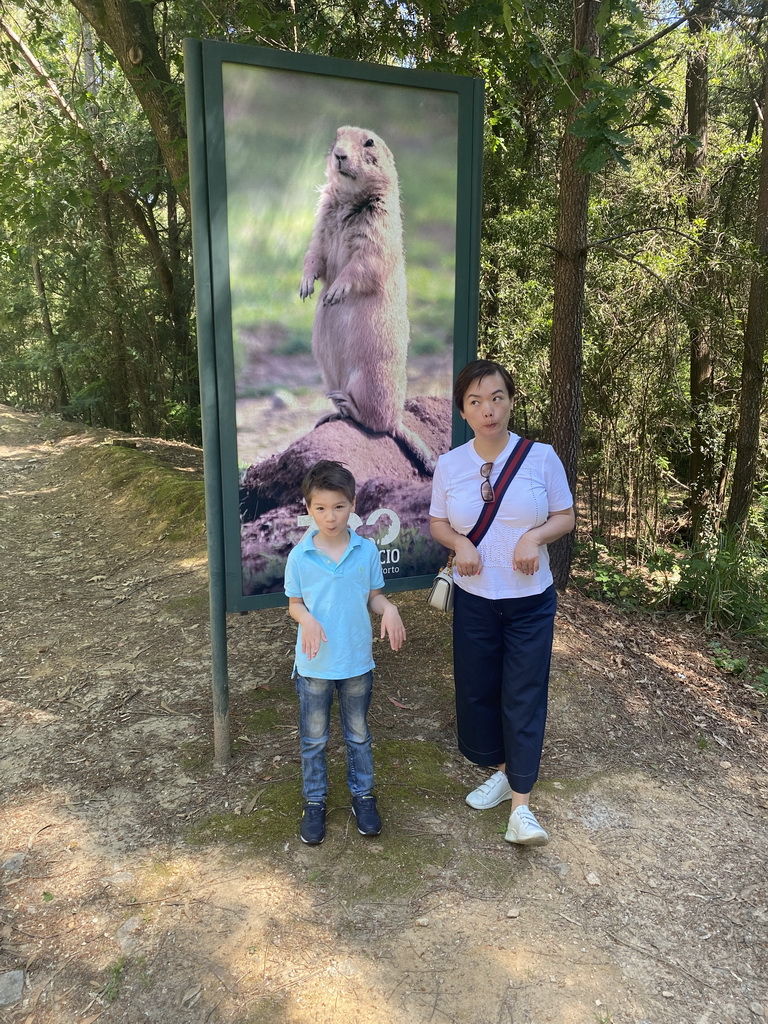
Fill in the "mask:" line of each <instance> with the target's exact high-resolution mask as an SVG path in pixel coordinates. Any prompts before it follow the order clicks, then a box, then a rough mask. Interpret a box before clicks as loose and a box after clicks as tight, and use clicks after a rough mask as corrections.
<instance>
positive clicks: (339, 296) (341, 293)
mask: <svg viewBox="0 0 768 1024" xmlns="http://www.w3.org/2000/svg"><path fill="white" fill-rule="evenodd" d="M348 294H349V286H348V285H346V284H344V282H343V281H334V282H333V284H332V285H331V286H330V288H329V289H328V291H327V292H326V293H325V295H324V296H323V305H324V306H335V305H336V304H337V303H339V302H343V301H344V299H345V298H346V297H347V295H348Z"/></svg>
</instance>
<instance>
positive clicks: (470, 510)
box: [429, 434, 573, 600]
mask: <svg viewBox="0 0 768 1024" xmlns="http://www.w3.org/2000/svg"><path fill="white" fill-rule="evenodd" d="M519 440H520V438H519V436H518V435H517V434H510V435H509V442H508V444H507V447H506V448H505V449H504V451H503V452H502V453H501V454H500V455H498V456H497V457H496V459H494V462H493V470H492V471H491V483H492V484H493V483H495V482H496V480H497V478H498V476H499V474H500V473H501V470H502V469H503V467H504V464H505V462H506V461H507V459H508V458H509V456H510V454H511V453H512V449H513V448H514V446H515V445H516V444H517V442H518V441H519ZM487 461H488V460H487V459H483V458H481V456H480V455H478V454H477V452H476V451H475V443H474V441H468V442H467V443H466V444H463V445H461V446H460V447H459V448H454V449H453V451H450V452H447V453H446V454H445V455H441V456H440V458H439V459H438V460H437V466H436V467H435V475H434V478H433V481H432V503H431V504H430V507H429V514H430V515H431V516H434V517H435V518H436V519H447V520H448V522H449V523H450V524H451V526H452V527H453V529H454V530H455V531H456V532H457V533H461V534H463V535H465V536H466V534H468V533H469V531H470V530H471V529H472V527H473V526H474V525H475V523H476V522H477V520H478V519H479V517H480V513H481V512H482V510H483V505H484V502H483V499H482V495H481V493H480V485H481V484H482V482H483V478H482V477H481V476H480V467H481V466H482V465H483V464H484V463H485V462H487ZM572 505H573V496H572V494H571V492H570V489H569V487H568V481H567V480H566V477H565V470H564V469H563V464H562V462H561V461H560V459H559V458H558V457H557V455H556V454H555V450H554V448H553V447H552V445H549V444H540V443H538V442H537V443H536V444H534V445H533V447H532V448H531V449H530V451H529V452H528V455H527V456H526V458H525V462H523V464H522V466H521V467H520V469H519V470H518V472H517V475H516V476H515V478H514V480H513V481H512V483H511V484H510V485H509V487H508V488H507V491H506V493H505V495H504V497H503V498H502V501H501V507H500V508H499V510H498V512H497V513H496V517H495V519H494V520H493V522H492V523H491V526H490V529H489V530H488V532H487V533H486V535H485V537H484V538H483V539H482V540H481V541H480V544H479V545H478V551H479V552H480V557H481V559H482V561H483V568H482V570H481V571H480V573H479V574H478V575H477V576H459V575H458V573H457V571H456V569H455V568H454V570H453V578H454V580H455V581H456V585H457V586H458V587H461V589H462V590H466V591H467V593H469V594H476V595H477V596H478V597H486V598H488V599H489V600H500V599H502V598H507V597H528V596H530V595H531V594H542V593H543V592H544V591H545V590H546V589H547V587H549V586H550V584H551V583H552V573H551V572H550V569H549V554H548V553H547V546H546V544H542V545H541V546H540V547H539V569H538V572H536V573H534V574H533V575H532V576H526V575H525V573H522V572H520V571H519V570H517V571H514V570H513V569H512V555H513V553H514V550H515V545H516V544H517V542H518V540H519V539H520V537H522V535H523V534H524V533H525V532H526V531H527V530H530V529H532V528H533V527H534V526H541V524H542V523H545V522H546V521H547V519H548V518H549V515H550V513H552V512H562V511H564V510H565V509H568V508H570V507H571V506H572Z"/></svg>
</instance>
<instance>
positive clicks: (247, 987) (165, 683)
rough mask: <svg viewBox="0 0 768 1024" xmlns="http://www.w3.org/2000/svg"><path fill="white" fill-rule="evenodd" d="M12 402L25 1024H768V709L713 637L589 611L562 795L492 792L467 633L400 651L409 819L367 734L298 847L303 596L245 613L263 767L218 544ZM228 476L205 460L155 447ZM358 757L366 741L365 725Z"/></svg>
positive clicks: (399, 762) (1, 430)
mask: <svg viewBox="0 0 768 1024" xmlns="http://www.w3.org/2000/svg"><path fill="white" fill-rule="evenodd" d="M67 430H68V428H67V427H66V426H65V425H63V424H60V423H56V422H47V423H40V421H39V419H38V418H37V417H35V416H32V415H29V414H22V413H19V412H16V411H14V410H10V409H7V408H4V407H0V553H1V555H2V560H1V562H0V602H1V603H0V611H1V612H2V641H1V649H0V865H1V867H0V894H1V897H0V898H1V899H2V903H0V943H1V946H0V1022H2V1024H10V1022H13V1024H17V1022H25V1024H75V1022H79V1024H85V1022H88V1024H93V1022H94V1021H96V1020H99V1021H100V1022H103V1024H116V1022H124V1024H139V1022H147V1021H149V1022H152V1024H215V1022H218V1024H305V1022H307V1024H308V1022H310V1021H313V1022H315V1021H316V1022H318V1024H331V1022H334V1024H338V1022H349V1024H352V1022H355V1024H356V1022H361V1024H369V1022H370V1024H426V1022H436V1024H439V1022H443V1024H445V1022H451V1024H544V1022H550V1021H551V1022H556V1024H596V1022H602V1024H607V1022H613V1024H689V1022H690V1024H752V1022H758V1024H759V1022H760V1021H761V1020H763V1019H764V1018H765V1017H768V956H767V952H768V912H767V911H766V906H767V900H766V896H767V892H766V854H767V853H768V843H767V840H768V816H767V813H766V810H767V808H768V774H766V766H767V758H766V749H767V748H766V723H765V710H766V707H765V703H764V702H763V703H762V704H761V703H760V698H759V697H758V696H756V695H755V694H754V693H753V692H752V691H750V690H748V689H746V688H745V687H744V686H742V685H739V683H738V681H737V680H735V679H734V678H733V677H729V678H726V677H724V676H723V675H722V674H721V673H720V672H719V671H718V670H717V669H716V668H715V667H714V666H713V664H712V662H711V660H710V659H708V658H707V657H706V655H705V654H703V653H701V652H703V651H706V644H705V642H704V639H703V638H702V637H701V636H700V635H699V633H698V629H697V627H696V625H695V623H693V622H691V623H686V622H685V621H684V620H682V619H672V618H668V619H666V620H656V621H654V620H650V619H647V618H645V619H641V618H639V617H637V616H635V617H628V616H623V615H620V614H619V613H617V612H615V611H614V610H612V609H609V608H607V607H605V606H601V605H599V604H596V603H595V602H591V601H588V600H586V599H584V598H579V597H578V595H574V594H569V595H568V596H566V598H565V599H564V600H563V601H562V604H561V614H560V616H559V630H558V636H557V650H556V658H555V669H554V677H553V695H552V701H551V717H550V725H549V732H548V740H547V748H546V752H545V761H544V773H543V778H542V782H541V784H540V785H539V787H538V788H537V791H536V794H535V796H536V809H537V811H538V812H540V817H541V819H542V821H543V823H544V824H545V826H546V827H547V828H548V829H549V831H550V834H551V837H552V841H551V843H550V845H549V846H547V847H545V848H541V849H538V850H526V849H521V848H516V847H511V846H509V845H508V844H507V843H505V842H504V840H503V831H504V825H505V818H506V813H505V810H504V808H498V809H496V810H494V811H490V812H487V813H485V814H478V813H477V812H473V811H471V810H470V809H469V808H468V807H467V806H466V805H465V803H464V801H463V795H464V793H465V792H466V791H467V789H468V788H470V787H471V786H473V785H474V784H476V782H477V781H478V779H479V777H480V775H479V773H478V771H477V770H476V769H474V768H472V767H471V766H469V765H468V764H467V763H466V762H464V761H463V759H461V758H460V757H459V756H458V755H457V753H456V750H455V746H454V743H453V737H452V715H451V690H450V686H451V682H450V678H451V677H450V641H449V635H448V625H449V624H448V621H447V619H446V618H445V617H442V616H440V615H438V614H437V613H434V614H433V613H430V612H427V611H426V609H425V606H424V598H423V594H414V595H408V596H405V597H402V598H400V599H399V603H400V604H401V607H402V608H403V617H404V619H405V621H406V625H407V627H408V630H409V642H408V645H407V647H406V649H405V650H404V651H403V652H402V653H401V655H397V656H395V655H392V653H391V652H389V651H388V650H387V649H386V648H383V646H382V647H381V648H379V647H378V646H377V651H376V653H377V661H378V665H379V669H378V675H377V684H376V696H375V701H374V707H373V715H372V720H373V727H374V735H375V738H376V758H377V770H378V790H379V794H380V803H381V806H382V811H383V814H384V817H385V831H384V832H383V834H382V835H381V837H380V838H379V839H377V840H376V841H375V842H369V841H366V840H364V839H362V838H361V837H360V836H358V834H357V831H356V829H355V828H354V827H352V826H351V825H350V821H349V808H348V804H347V798H346V795H345V791H344V789H345V787H344V783H343V778H342V775H341V771H340V767H341V766H340V758H339V754H338V750H337V749H335V750H334V754H333V757H332V760H333V761H334V769H333V789H332V796H331V811H330V815H329V834H328V839H327V840H326V842H325V844H324V845H323V846H322V847H320V848H316V849H309V848H306V847H302V844H301V843H300V842H299V840H298V838H297V832H296V829H297V817H298V808H299V769H298V756H297V743H296V733H295V718H296V714H295V700H294V695H293V693H292V689H291V683H290V680H289V672H290V666H291V648H292V644H293V630H292V627H291V625H290V623H289V621H288V620H287V619H286V617H285V616H284V614H283V612H282V611H273V612H266V613H261V614H259V615H256V614H252V615H249V616H245V617H243V616H235V617H231V619H230V622H229V642H230V670H231V688H232V718H233V740H234V746H235V758H234V760H233V763H232V766H231V767H230V769H229V770H228V771H227V772H222V771H220V770H217V769H215V768H213V767H212V765H211V750H210V746H211V744H210V732H211V727H210V693H209V689H210V687H209V675H208V672H209V669H208V647H207V633H208V629H207V604H206V589H205V587H206V581H205V561H204V551H203V549H202V546H201V540H200V539H199V538H198V539H197V540H195V539H192V540H190V539H189V538H188V535H187V539H186V540H185V539H183V537H182V538H181V539H180V538H179V537H178V536H177V535H176V533H175V532H174V530H173V528H172V527H167V526H166V527H163V526H162V524H160V522H159V520H156V519H154V518H153V516H152V515H151V514H149V513H148V512H147V509H146V507H145V506H144V505H143V504H142V483H141V481H142V479H143V478H142V477H141V476H139V477H138V482H137V479H134V481H133V483H131V482H130V481H129V480H128V476H129V474H126V473H125V472H124V470H122V469H120V467H121V466H122V465H123V463H124V462H125V450H124V449H122V450H121V449H119V448H113V447H109V446H108V445H106V444H105V443H104V442H105V440H106V435H97V434H96V433H94V432H85V431H76V432H73V433H68V432H67ZM130 458H131V460H132V462H131V464H132V465H134V466H135V465H137V464H139V463H142V464H147V465H155V464H156V460H158V459H159V460H162V461H161V463H160V464H161V465H162V466H163V467H165V471H166V472H167V471H168V467H169V466H176V467H178V471H176V470H174V471H173V472H174V473H176V475H177V476H178V477H179V479H190V478H191V479H194V478H196V477H198V476H199V473H200V465H201V459H200V454H199V452H196V451H195V450H193V449H187V448H185V447H184V446H180V445H170V444H164V443H161V442H145V441H139V449H138V450H137V451H136V452H134V453H131V456H130ZM335 742H336V743H338V737H337V738H336V741H335Z"/></svg>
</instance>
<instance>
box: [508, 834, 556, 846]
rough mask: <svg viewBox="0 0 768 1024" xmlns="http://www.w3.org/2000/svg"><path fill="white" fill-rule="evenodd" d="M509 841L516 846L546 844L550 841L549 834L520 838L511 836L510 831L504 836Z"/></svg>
mask: <svg viewBox="0 0 768 1024" xmlns="http://www.w3.org/2000/svg"><path fill="white" fill-rule="evenodd" d="M504 838H505V839H506V841H507V842H508V843H514V844H515V845H516V846H546V845H547V843H548V842H549V836H548V835H543V836H531V837H530V838H528V839H518V838H517V836H511V835H510V834H509V832H507V834H506V835H505V836H504Z"/></svg>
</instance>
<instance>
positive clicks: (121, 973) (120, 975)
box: [102, 956, 127, 1004]
mask: <svg viewBox="0 0 768 1024" xmlns="http://www.w3.org/2000/svg"><path fill="white" fill-rule="evenodd" d="M126 964H127V961H126V958H125V957H124V956H121V957H119V958H118V959H117V960H116V961H115V962H114V963H113V964H112V966H111V967H110V968H109V970H108V971H107V981H106V984H105V985H104V988H103V989H102V995H103V996H104V999H105V1001H106V1002H107V1004H109V1003H114V1001H115V1000H116V999H117V997H118V996H119V995H120V989H121V988H122V986H123V982H124V980H125V969H126Z"/></svg>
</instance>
